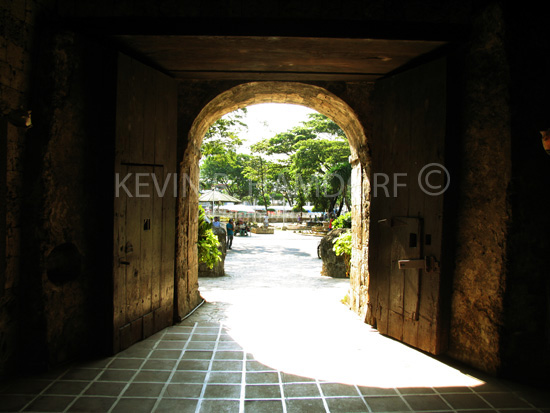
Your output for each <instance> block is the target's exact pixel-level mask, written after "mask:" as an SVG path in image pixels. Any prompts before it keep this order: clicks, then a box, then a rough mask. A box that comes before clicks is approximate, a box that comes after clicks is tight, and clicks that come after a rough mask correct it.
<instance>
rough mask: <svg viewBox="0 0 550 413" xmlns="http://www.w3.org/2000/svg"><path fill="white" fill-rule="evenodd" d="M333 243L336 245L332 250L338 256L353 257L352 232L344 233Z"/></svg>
mask: <svg viewBox="0 0 550 413" xmlns="http://www.w3.org/2000/svg"><path fill="white" fill-rule="evenodd" d="M332 242H333V244H334V245H333V247H332V250H333V251H334V252H335V253H336V255H342V254H345V255H348V256H351V231H346V232H344V233H343V234H341V235H340V236H339V237H338V238H336V239H335V240H333V241H332Z"/></svg>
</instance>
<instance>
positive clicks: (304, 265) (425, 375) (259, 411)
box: [0, 231, 550, 413]
mask: <svg viewBox="0 0 550 413" xmlns="http://www.w3.org/2000/svg"><path fill="white" fill-rule="evenodd" d="M318 242H319V238H317V237H312V236H304V235H300V234H294V233H292V232H288V231H287V232H282V231H276V232H275V234H273V235H268V234H266V235H260V234H253V235H252V236H250V237H243V238H240V237H236V238H235V240H234V242H233V249H232V250H231V251H229V253H228V256H227V260H226V272H227V275H226V276H225V277H221V278H201V279H200V280H199V285H200V290H201V294H202V296H203V297H204V299H205V302H204V303H203V304H202V305H201V306H200V307H198V308H197V309H196V310H195V311H194V312H193V313H192V314H191V315H190V316H189V317H187V318H186V319H185V320H183V321H182V322H181V323H180V324H179V325H174V326H172V327H169V328H166V329H164V330H162V331H160V332H158V333H157V334H155V335H154V336H152V337H150V338H148V339H146V340H143V341H142V342H139V343H136V344H135V345H133V346H131V347H130V348H128V349H126V350H124V351H122V352H120V353H118V354H116V355H114V356H112V357H106V358H102V359H99V360H92V361H87V362H80V363H75V364H73V365H71V366H67V367H65V368H62V369H59V370H56V371H52V372H49V373H47V374H44V375H40V376H33V377H22V378H20V379H17V380H11V381H9V382H5V383H1V384H0V411H12V412H19V411H25V412H130V413H139V412H178V413H179V412H194V413H205V412H211V413H221V412H235V413H243V412H246V413H248V412H252V413H276V412H283V413H294V412H305V413H323V412H332V413H335V412H346V413H349V412H468V413H473V412H479V413H481V412H487V413H488V412H518V413H519V412H539V413H540V412H546V413H550V397H549V396H548V394H546V393H545V392H544V391H542V390H540V389H535V388H529V387H526V386H523V385H520V384H517V383H511V382H507V381H503V380H497V379H495V378H491V377H485V376H484V375H483V374H480V373H479V372H475V371H472V370H470V369H467V368H464V367H460V366H457V365H453V364H447V363H443V362H442V361H440V360H437V359H435V358H432V357H430V356H428V355H425V354H423V353H421V352H419V351H416V350H414V349H412V348H410V347H407V346H405V345H402V344H400V343H398V342H396V341H394V340H391V339H389V338H386V337H384V336H381V335H380V334H378V332H377V331H376V330H374V329H372V328H371V327H369V326H368V325H366V324H364V323H363V322H362V321H361V320H360V319H359V318H358V316H357V315H355V314H354V313H353V312H351V311H349V310H348V309H347V308H346V306H344V305H343V304H342V303H341V299H342V298H343V297H344V296H345V295H346V293H347V290H348V280H346V279H330V278H326V277H322V276H321V275H320V269H321V260H319V259H318V258H317V253H316V248H317V243H318Z"/></svg>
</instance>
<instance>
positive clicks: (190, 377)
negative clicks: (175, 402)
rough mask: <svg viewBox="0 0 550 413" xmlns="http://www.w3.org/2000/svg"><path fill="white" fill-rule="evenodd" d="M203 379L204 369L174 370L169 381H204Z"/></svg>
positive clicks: (204, 375) (204, 376)
mask: <svg viewBox="0 0 550 413" xmlns="http://www.w3.org/2000/svg"><path fill="white" fill-rule="evenodd" d="M205 380H206V372H205V371H176V372H175V373H174V375H173V376H172V380H171V383H204V381H205Z"/></svg>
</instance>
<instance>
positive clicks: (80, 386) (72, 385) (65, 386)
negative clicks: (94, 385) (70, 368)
mask: <svg viewBox="0 0 550 413" xmlns="http://www.w3.org/2000/svg"><path fill="white" fill-rule="evenodd" d="M88 384H89V382H87V381H57V382H55V383H53V384H52V385H51V386H50V387H48V388H47V389H46V390H45V391H44V394H63V395H77V394H80V393H81V392H82V390H84V388H85V387H86V386H88Z"/></svg>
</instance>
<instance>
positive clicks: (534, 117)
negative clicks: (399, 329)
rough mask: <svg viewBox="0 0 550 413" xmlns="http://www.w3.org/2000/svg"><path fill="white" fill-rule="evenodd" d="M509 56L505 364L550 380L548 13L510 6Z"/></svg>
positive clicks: (513, 372) (510, 370)
mask: <svg viewBox="0 0 550 413" xmlns="http://www.w3.org/2000/svg"><path fill="white" fill-rule="evenodd" d="M504 11H505V14H504V17H505V21H506V31H507V35H506V41H507V53H508V56H509V61H510V62H511V65H510V66H511V69H510V77H511V92H510V101H511V133H512V181H511V184H510V197H509V202H510V206H511V210H512V219H511V222H510V227H509V232H510V235H509V239H508V245H507V250H508V255H509V260H508V263H507V270H508V278H507V282H506V294H505V301H504V323H503V328H502V339H501V345H502V370H503V373H504V374H507V375H509V376H515V377H518V376H521V377H525V378H526V379H527V380H529V381H533V382H539V383H542V382H544V383H546V384H549V383H550V379H549V376H548V370H549V369H550V268H549V266H548V254H549V251H550V234H549V232H548V230H549V228H550V214H549V213H548V208H549V206H550V156H548V155H547V154H546V153H545V152H544V151H543V148H542V144H541V135H540V133H539V131H542V130H547V129H548V128H550V100H549V99H548V96H549V95H550V76H549V75H548V74H549V72H550V39H549V38H548V36H547V34H546V32H545V26H546V25H547V16H546V15H545V14H544V13H537V11H536V10H533V9H532V8H525V7H520V5H516V6H514V5H510V4H508V5H507V7H506V8H505V9H504Z"/></svg>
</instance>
